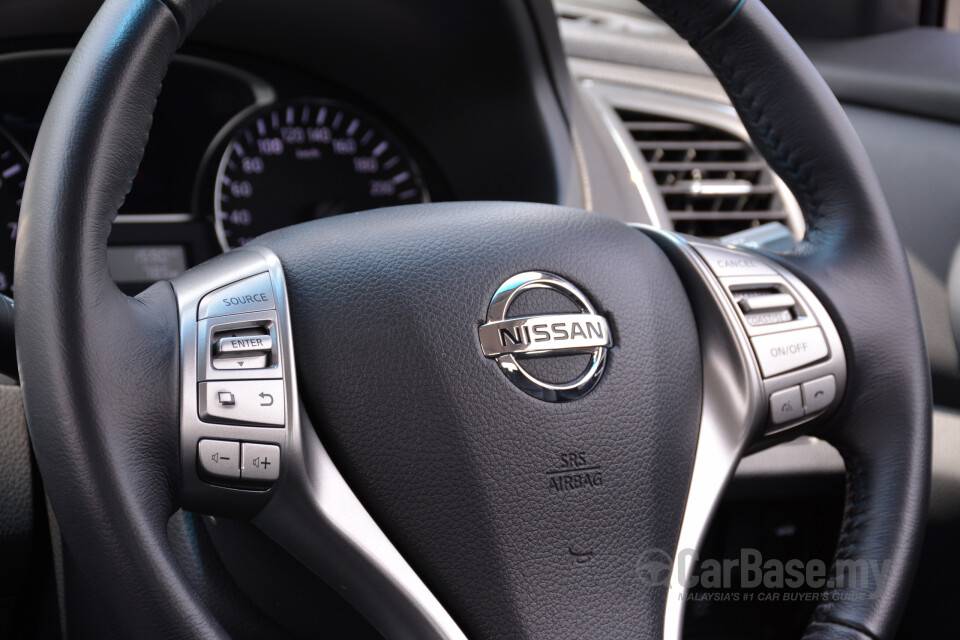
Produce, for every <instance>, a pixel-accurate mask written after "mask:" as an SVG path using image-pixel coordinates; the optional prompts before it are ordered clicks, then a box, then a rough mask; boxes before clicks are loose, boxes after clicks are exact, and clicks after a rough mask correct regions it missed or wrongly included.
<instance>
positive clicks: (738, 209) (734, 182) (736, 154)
mask: <svg viewBox="0 0 960 640" xmlns="http://www.w3.org/2000/svg"><path fill="white" fill-rule="evenodd" d="M617 113H618V115H619V116H620V118H621V120H622V121H623V124H624V126H625V127H626V129H627V131H628V132H629V133H630V135H631V136H632V138H633V140H634V142H635V143H636V145H637V150H638V151H639V152H640V155H641V156H642V157H643V159H644V160H646V162H647V165H648V166H649V169H650V171H651V173H652V174H653V178H654V180H655V181H656V185H657V188H658V189H659V191H660V194H661V195H662V196H663V200H664V203H665V204H666V209H667V214H668V215H669V217H670V219H671V220H672V221H673V225H674V228H675V229H676V230H677V231H680V232H682V233H689V234H692V235H696V236H701V237H707V238H714V237H720V236H725V235H728V234H731V233H736V232H738V231H743V230H744V229H748V228H751V227H757V226H759V225H761V224H765V223H767V222H783V223H784V224H786V223H787V218H788V214H787V212H786V210H785V208H784V204H783V199H782V197H781V195H780V190H779V188H778V186H777V183H776V181H775V180H774V175H773V173H772V172H771V171H770V169H769V167H768V166H767V164H766V162H764V160H763V158H762V157H761V156H760V155H759V154H758V153H757V152H756V151H755V150H754V148H753V147H752V146H751V145H750V144H749V143H748V142H746V141H744V140H742V139H741V138H739V137H738V136H736V135H734V134H732V133H729V132H727V131H724V130H722V129H717V128H715V127H711V126H707V125H704V124H700V123H694V122H687V121H683V120H675V119H672V118H664V117H659V116H653V115H649V114H642V113H638V112H635V111H628V110H623V109H618V110H617Z"/></svg>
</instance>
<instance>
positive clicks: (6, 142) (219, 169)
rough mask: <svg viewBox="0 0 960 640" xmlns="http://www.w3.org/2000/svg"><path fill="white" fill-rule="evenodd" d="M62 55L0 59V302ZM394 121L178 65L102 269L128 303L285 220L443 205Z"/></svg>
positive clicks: (264, 75) (428, 167) (325, 87)
mask: <svg viewBox="0 0 960 640" xmlns="http://www.w3.org/2000/svg"><path fill="white" fill-rule="evenodd" d="M69 54H70V50H69V49H55V50H43V51H36V52H28V53H19V54H13V55H7V56H3V57H0V83H2V84H3V85H4V86H7V87H11V88H12V90H10V91H8V92H7V95H5V96H4V100H3V104H2V105H0V224H2V227H0V228H2V229H3V231H4V233H3V239H2V242H3V244H4V245H5V246H2V247H0V292H2V293H7V294H13V292H14V289H15V284H14V281H13V255H14V245H15V242H16V235H17V225H18V222H17V218H18V214H19V204H20V198H21V197H22V193H23V186H24V179H25V176H26V173H27V167H28V166H29V158H30V151H31V149H32V147H33V145H34V142H35V140H36V136H37V133H38V131H39V128H40V123H41V121H42V119H43V114H44V111H45V109H46V105H47V103H48V102H49V100H50V97H51V95H52V94H53V91H54V89H55V87H56V83H57V81H58V79H59V77H60V74H61V73H62V72H63V69H64V66H65V65H66V63H67V59H68V57H69ZM451 195H452V194H451V191H450V189H449V187H448V185H447V183H446V181H445V180H444V178H443V176H442V174H441V173H440V172H439V171H438V169H437V168H436V165H435V164H434V163H433V161H432V159H431V158H430V157H429V156H428V154H427V153H426V152H425V151H424V149H423V148H422V146H421V145H420V144H419V143H418V142H417V141H416V140H415V139H414V138H413V137H412V136H411V135H410V134H409V133H408V132H407V131H406V129H405V128H404V127H403V125H402V124H401V123H398V122H395V121H393V120H392V119H391V118H390V117H389V116H387V115H386V114H385V113H383V111H382V110H381V109H379V108H378V106H377V105H373V104H370V102H369V101H368V100H365V99H363V98H362V97H359V96H357V95H354V94H352V93H351V92H350V91H348V90H345V89H343V88H341V87H339V86H336V85H334V84H332V83H329V82H323V81H322V80H320V79H317V78H314V77H312V76H310V75H309V74H304V73H298V72H296V71H290V70H288V69H286V68H283V67H280V66H278V65H270V64H266V63H260V64H256V63H249V62H248V67H247V68H240V67H238V66H235V65H232V64H229V63H225V62H221V61H217V60H213V59H210V58H204V57H197V56H190V55H184V56H178V57H177V59H176V61H175V62H174V64H173V65H172V66H171V68H170V71H169V73H168V75H167V77H166V79H165V82H164V88H163V91H162V93H161V96H160V98H159V100H158V104H157V109H156V112H155V116H154V124H153V130H152V132H151V136H150V139H149V142H148V144H147V147H146V150H145V153H144V157H143V161H142V162H141V165H140V168H139V170H138V172H137V175H136V177H135V178H134V180H133V184H132V187H131V190H130V193H129V195H128V196H127V198H126V201H125V202H124V203H123V206H122V207H121V208H120V213H119V215H118V217H117V224H115V225H114V227H113V231H112V233H111V236H110V248H109V253H108V261H109V265H110V270H111V273H112V275H113V277H114V279H115V281H116V282H117V283H118V285H120V286H121V288H122V289H124V290H125V291H127V292H128V293H135V292H137V291H139V290H140V289H142V288H144V287H145V286H146V285H149V284H150V283H152V282H154V281H156V280H160V279H169V278H173V277H176V276H177V275H179V274H180V273H182V272H183V271H185V270H186V269H187V268H189V267H190V266H192V265H194V264H197V263H199V262H202V261H204V260H206V259H208V258H210V257H212V256H213V255H215V254H216V253H217V252H219V251H228V250H230V249H232V248H235V247H238V246H241V245H243V244H245V243H246V242H248V241H249V240H251V239H252V238H254V237H256V236H259V235H261V234H263V233H266V232H268V231H272V230H274V229H278V228H281V227H285V226H288V225H291V224H296V223H298V222H305V221H308V220H312V219H316V218H322V217H327V216H331V215H338V214H342V213H348V212H354V211H362V210H365V209H373V208H378V207H383V206H392V205H400V204H414V203H423V202H429V201H431V200H444V199H449V198H450V197H451Z"/></svg>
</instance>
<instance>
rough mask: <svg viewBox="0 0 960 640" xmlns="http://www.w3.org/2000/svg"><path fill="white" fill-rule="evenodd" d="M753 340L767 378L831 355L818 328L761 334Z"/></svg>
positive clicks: (761, 368)
mask: <svg viewBox="0 0 960 640" xmlns="http://www.w3.org/2000/svg"><path fill="white" fill-rule="evenodd" d="M752 342H753V350H754V351H755V352H756V354H757V360H758V361H759V362H760V370H761V371H762V372H763V377H764V378H769V377H771V376H776V375H779V374H781V373H786V372H787V371H793V370H794V369H799V368H800V367H804V366H806V365H808V364H813V363H814V362H816V361H818V360H822V359H823V358H826V357H827V356H828V355H829V354H830V350H829V349H828V348H827V340H826V338H824V337H823V332H822V331H821V330H820V329H819V328H818V327H813V328H810V329H799V330H797V331H786V332H784V333H773V334H770V335H765V336H757V337H755V338H753V339H752Z"/></svg>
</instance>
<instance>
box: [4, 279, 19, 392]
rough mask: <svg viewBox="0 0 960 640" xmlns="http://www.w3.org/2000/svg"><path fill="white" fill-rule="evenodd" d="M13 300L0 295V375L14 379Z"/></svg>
mask: <svg viewBox="0 0 960 640" xmlns="http://www.w3.org/2000/svg"><path fill="white" fill-rule="evenodd" d="M13 323H14V313H13V298H9V297H7V296H5V295H0V373H2V374H4V375H6V376H10V377H11V378H14V379H16V378H17V377H19V375H20V372H19V371H17V344H16V339H15V338H14V330H13Z"/></svg>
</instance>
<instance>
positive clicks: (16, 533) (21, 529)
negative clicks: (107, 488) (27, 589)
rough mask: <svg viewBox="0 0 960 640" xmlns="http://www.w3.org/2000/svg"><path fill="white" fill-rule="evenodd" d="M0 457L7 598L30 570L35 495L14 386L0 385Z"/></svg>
mask: <svg viewBox="0 0 960 640" xmlns="http://www.w3.org/2000/svg"><path fill="white" fill-rule="evenodd" d="M0 456H2V458H0V460H2V464H0V490H2V491H0V567H3V571H2V572H0V597H7V596H16V595H17V594H19V593H21V592H22V591H23V586H24V582H25V581H26V579H27V572H28V570H29V569H30V560H31V550H32V548H33V523H34V512H33V507H34V496H35V494H34V482H33V481H34V477H33V464H32V460H31V456H30V438H29V437H28V436H27V422H26V419H25V417H24V414H23V400H22V399H21V396H20V387H17V386H14V385H0ZM0 629H2V627H0Z"/></svg>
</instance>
